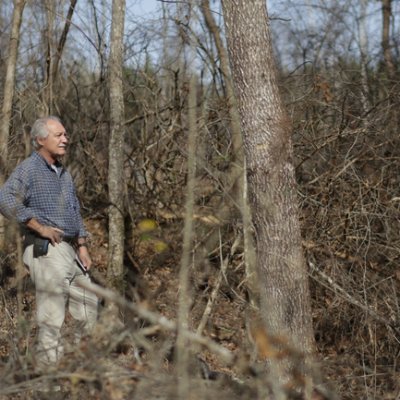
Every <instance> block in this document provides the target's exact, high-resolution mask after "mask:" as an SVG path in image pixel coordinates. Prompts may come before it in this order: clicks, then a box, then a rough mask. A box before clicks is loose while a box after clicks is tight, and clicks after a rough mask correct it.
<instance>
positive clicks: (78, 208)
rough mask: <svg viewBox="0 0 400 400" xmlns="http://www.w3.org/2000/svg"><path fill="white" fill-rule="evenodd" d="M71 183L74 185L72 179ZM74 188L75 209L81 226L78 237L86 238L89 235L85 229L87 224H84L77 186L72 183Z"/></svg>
mask: <svg viewBox="0 0 400 400" xmlns="http://www.w3.org/2000/svg"><path fill="white" fill-rule="evenodd" d="M71 183H72V178H71ZM72 187H73V194H74V200H73V201H74V206H73V209H74V210H75V212H76V218H77V221H78V224H79V234H78V237H86V236H87V235H88V234H87V231H86V228H85V224H84V223H83V218H82V215H81V205H80V203H79V200H78V196H77V195H76V189H75V185H74V184H73V183H72Z"/></svg>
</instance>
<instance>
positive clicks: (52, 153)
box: [37, 120, 68, 164]
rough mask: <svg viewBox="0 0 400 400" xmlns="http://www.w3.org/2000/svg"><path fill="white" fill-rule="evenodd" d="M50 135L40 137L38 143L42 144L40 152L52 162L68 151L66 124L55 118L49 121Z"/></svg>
mask: <svg viewBox="0 0 400 400" xmlns="http://www.w3.org/2000/svg"><path fill="white" fill-rule="evenodd" d="M47 130H48V132H49V134H48V136H47V137H45V138H38V139H37V141H38V143H39V144H40V145H41V146H42V147H41V148H40V149H39V153H40V154H41V155H42V156H43V157H44V158H45V159H46V160H47V161H48V162H50V163H51V164H53V163H54V162H55V161H56V160H57V159H58V158H59V157H62V156H63V155H65V153H66V148H67V144H68V137H67V133H66V131H65V128H64V126H63V125H62V124H61V123H60V122H58V121H54V120H49V121H48V122H47Z"/></svg>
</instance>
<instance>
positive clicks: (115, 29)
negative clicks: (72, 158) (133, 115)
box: [108, 0, 126, 290]
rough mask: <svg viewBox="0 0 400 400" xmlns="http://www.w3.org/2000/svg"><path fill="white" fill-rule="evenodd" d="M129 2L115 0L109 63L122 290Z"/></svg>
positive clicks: (111, 228) (116, 258) (115, 275)
mask: <svg viewBox="0 0 400 400" xmlns="http://www.w3.org/2000/svg"><path fill="white" fill-rule="evenodd" d="M125 6H126V5H125V0H113V4H112V25H111V41H110V48H111V52H110V60H109V71H108V73H109V77H108V79H109V90H110V97H109V101H110V141H109V151H108V156H109V164H108V195H109V201H110V206H109V210H108V218H109V220H108V245H109V246H108V249H109V253H108V277H109V278H110V280H111V281H112V282H113V284H114V286H115V287H116V288H117V289H119V290H121V289H122V280H123V259H124V180H123V171H124V170H123V166H124V136H125V135H124V133H125V128H124V97H123V77H122V74H123V50H124V48H123V35H124V19H125Z"/></svg>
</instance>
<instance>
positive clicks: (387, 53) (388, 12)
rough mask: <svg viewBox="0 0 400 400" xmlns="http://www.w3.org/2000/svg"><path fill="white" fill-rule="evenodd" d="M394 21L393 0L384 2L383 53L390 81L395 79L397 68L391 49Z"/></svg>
mask: <svg viewBox="0 0 400 400" xmlns="http://www.w3.org/2000/svg"><path fill="white" fill-rule="evenodd" d="M391 19H392V0H382V51H383V59H384V61H385V69H386V71H387V74H388V76H389V78H390V79H392V78H393V77H394V74H395V66H394V62H393V57H392V51H391V47H390V25H391V24H390V22H391Z"/></svg>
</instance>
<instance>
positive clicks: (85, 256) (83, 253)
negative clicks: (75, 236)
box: [77, 246, 92, 271]
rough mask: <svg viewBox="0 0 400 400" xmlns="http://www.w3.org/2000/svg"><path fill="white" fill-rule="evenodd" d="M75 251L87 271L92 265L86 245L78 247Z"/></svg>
mask: <svg viewBox="0 0 400 400" xmlns="http://www.w3.org/2000/svg"><path fill="white" fill-rule="evenodd" d="M77 253H78V257H79V259H80V260H81V261H82V264H83V265H84V266H85V267H86V269H87V270H88V271H89V269H90V267H91V266H92V259H91V258H90V255H89V251H88V249H87V247H86V246H81V247H78V250H77Z"/></svg>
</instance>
